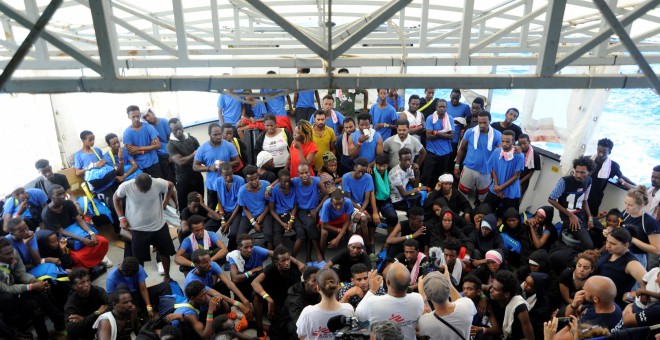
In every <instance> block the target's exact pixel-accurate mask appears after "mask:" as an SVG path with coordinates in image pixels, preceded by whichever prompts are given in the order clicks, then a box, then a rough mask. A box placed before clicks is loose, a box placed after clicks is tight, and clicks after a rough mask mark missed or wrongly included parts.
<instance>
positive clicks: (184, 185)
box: [176, 172, 204, 211]
mask: <svg viewBox="0 0 660 340" xmlns="http://www.w3.org/2000/svg"><path fill="white" fill-rule="evenodd" d="M193 191H194V192H197V193H199V194H200V195H202V196H204V177H202V174H200V173H198V172H197V173H194V174H192V175H190V176H186V177H177V179H176V198H177V201H178V202H179V211H181V210H183V208H185V207H186V206H187V205H188V194H189V193H191V192H193Z"/></svg>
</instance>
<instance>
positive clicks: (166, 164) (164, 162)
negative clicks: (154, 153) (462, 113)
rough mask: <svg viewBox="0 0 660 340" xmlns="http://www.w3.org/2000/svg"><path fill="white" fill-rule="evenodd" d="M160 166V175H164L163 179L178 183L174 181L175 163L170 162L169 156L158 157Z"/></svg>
mask: <svg viewBox="0 0 660 340" xmlns="http://www.w3.org/2000/svg"><path fill="white" fill-rule="evenodd" d="M158 166H159V167H160V173H162V174H163V179H166V180H168V181H170V182H172V183H176V180H175V179H174V169H173V163H172V162H170V156H169V155H158Z"/></svg>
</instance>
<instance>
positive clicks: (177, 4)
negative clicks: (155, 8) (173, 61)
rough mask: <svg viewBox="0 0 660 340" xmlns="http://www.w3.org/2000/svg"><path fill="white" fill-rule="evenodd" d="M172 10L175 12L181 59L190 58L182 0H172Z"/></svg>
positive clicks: (177, 42) (178, 50)
mask: <svg viewBox="0 0 660 340" xmlns="http://www.w3.org/2000/svg"><path fill="white" fill-rule="evenodd" d="M172 11H173V12H174V27H176V45H177V52H178V53H179V59H188V42H187V41H186V24H185V20H184V18H183V4H182V3H181V0H172Z"/></svg>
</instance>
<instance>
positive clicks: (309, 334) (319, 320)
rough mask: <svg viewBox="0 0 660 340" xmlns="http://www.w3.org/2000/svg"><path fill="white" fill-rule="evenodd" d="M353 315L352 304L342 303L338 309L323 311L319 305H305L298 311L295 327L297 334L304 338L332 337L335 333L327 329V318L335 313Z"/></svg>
mask: <svg viewBox="0 0 660 340" xmlns="http://www.w3.org/2000/svg"><path fill="white" fill-rule="evenodd" d="M339 314H341V315H344V316H353V306H351V304H350V303H342V304H341V307H339V309H338V310H334V311H325V310H321V308H319V305H313V306H307V307H305V309H303V310H302V312H301V313H300V317H299V318H298V322H296V327H297V328H298V336H299V337H301V336H304V337H305V339H334V338H335V335H334V334H333V333H332V332H330V330H329V329H328V320H330V318H331V317H333V316H336V315H339Z"/></svg>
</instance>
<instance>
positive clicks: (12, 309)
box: [0, 237, 64, 339]
mask: <svg viewBox="0 0 660 340" xmlns="http://www.w3.org/2000/svg"><path fill="white" fill-rule="evenodd" d="M0 267H1V268H2V271H0V312H1V313H2V321H4V323H5V324H7V325H11V327H12V328H13V327H18V328H21V327H22V326H23V328H24V329H23V331H24V330H25V328H26V327H25V326H27V325H26V323H27V322H28V321H29V320H32V323H33V326H34V328H35V330H36V332H37V335H38V336H39V338H40V339H47V338H48V329H47V328H46V323H45V321H44V314H46V315H48V317H49V318H50V319H51V321H52V322H53V323H54V324H55V329H56V330H57V331H58V332H62V331H64V316H63V315H62V313H61V312H60V311H59V310H58V309H57V307H56V306H55V305H54V304H53V303H52V302H51V300H50V299H49V298H48V295H46V294H43V293H46V292H48V290H49V289H50V285H49V284H48V282H44V281H40V280H37V279H36V278H35V277H34V276H32V275H30V274H28V273H27V272H26V271H25V266H24V265H23V261H22V260H21V257H20V256H19V255H18V252H17V251H16V250H15V249H14V248H13V247H12V245H11V241H9V239H7V238H4V237H0ZM6 331H9V332H14V333H15V334H8V336H10V337H11V338H15V337H16V336H17V335H22V334H23V333H24V332H22V331H20V332H19V331H16V330H6Z"/></svg>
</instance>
